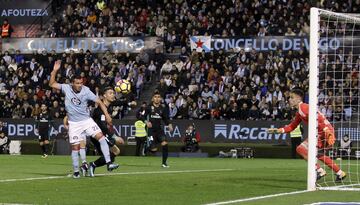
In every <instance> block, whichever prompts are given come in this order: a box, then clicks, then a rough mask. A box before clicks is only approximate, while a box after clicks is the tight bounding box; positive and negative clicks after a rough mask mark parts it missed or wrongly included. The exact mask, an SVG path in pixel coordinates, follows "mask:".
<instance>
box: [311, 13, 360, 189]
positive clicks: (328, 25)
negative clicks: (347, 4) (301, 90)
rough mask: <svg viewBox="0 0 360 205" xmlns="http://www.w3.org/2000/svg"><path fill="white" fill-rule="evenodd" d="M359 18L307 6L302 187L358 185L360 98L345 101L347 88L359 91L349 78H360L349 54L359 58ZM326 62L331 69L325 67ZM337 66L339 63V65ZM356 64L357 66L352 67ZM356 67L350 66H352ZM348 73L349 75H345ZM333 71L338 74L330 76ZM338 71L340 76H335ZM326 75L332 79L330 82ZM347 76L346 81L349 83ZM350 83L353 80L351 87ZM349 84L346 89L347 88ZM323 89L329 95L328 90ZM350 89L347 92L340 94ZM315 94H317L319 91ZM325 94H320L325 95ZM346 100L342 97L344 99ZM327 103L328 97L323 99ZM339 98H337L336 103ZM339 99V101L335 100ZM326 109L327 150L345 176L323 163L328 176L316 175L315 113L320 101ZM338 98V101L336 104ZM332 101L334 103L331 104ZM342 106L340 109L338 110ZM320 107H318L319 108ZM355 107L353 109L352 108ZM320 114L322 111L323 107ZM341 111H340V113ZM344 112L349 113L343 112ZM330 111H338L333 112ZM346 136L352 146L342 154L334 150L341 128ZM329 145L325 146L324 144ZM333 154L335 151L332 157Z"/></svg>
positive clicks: (316, 132)
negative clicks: (331, 140) (331, 136)
mask: <svg viewBox="0 0 360 205" xmlns="http://www.w3.org/2000/svg"><path fill="white" fill-rule="evenodd" d="M359 33H360V18H359V17H358V16H357V15H355V14H345V13H335V12H331V11H326V10H322V9H318V8H311V11H310V57H309V60H310V61H309V63H310V65H309V130H308V135H307V136H308V145H309V147H308V170H307V173H308V174H307V178H308V179H307V189H308V190H309V191H313V190H317V189H319V190H360V174H359V170H360V169H359V167H360V166H359V163H358V162H359V160H360V159H359V158H360V156H359V158H357V157H358V156H357V155H356V154H355V153H357V150H359V154H360V149H358V146H359V145H358V144H359V143H358V142H359V141H360V139H359V138H357V137H358V134H360V133H358V131H359V132H360V125H359V124H360V117H359V116H360V114H359V112H360V109H359V108H360V104H359V103H357V104H354V103H348V102H352V100H353V99H354V96H352V93H357V94H359V93H358V90H360V89H359V85H360V83H359V84H356V82H353V81H355V80H359V79H358V78H356V77H355V78H353V77H352V74H353V73H354V72H356V71H358V72H359V71H360V70H359V69H358V68H359V66H360V60H359V62H358V63H357V62H354V60H353V59H360V36H359V37H356V34H359ZM321 39H325V40H326V41H329V39H334V41H336V42H339V43H338V44H336V48H330V47H329V45H327V44H325V45H322V46H321V45H320V41H321ZM358 64H359V65H358ZM329 68H331V69H329ZM339 68H341V69H339ZM356 69H357V70H356ZM354 70H355V71H354ZM349 73H350V74H351V78H350V79H348V76H349ZM332 76H337V77H334V78H332ZM339 76H340V77H339ZM329 81H331V82H329ZM349 82H350V86H348V83H349ZM352 84H355V85H357V86H355V87H353V86H352ZM349 90H350V91H349ZM328 93H330V94H329V96H328V95H327V94H328ZM344 93H350V94H344ZM319 96H320V97H319ZM324 96H325V97H324ZM323 98H325V99H326V100H330V103H331V102H332V103H333V104H330V105H326V106H327V107H326V106H323V104H324V103H323V101H321V100H323ZM345 101H346V102H345ZM326 102H327V103H328V101H326ZM338 102H341V103H338ZM336 103H338V104H336ZM320 104H321V106H322V107H326V108H329V109H331V112H329V115H330V114H331V113H332V116H331V119H329V117H328V119H329V121H330V123H331V124H332V125H333V126H334V128H335V135H336V138H337V145H336V146H335V147H334V149H332V150H331V153H332V154H328V155H329V156H332V158H333V160H334V162H336V164H338V165H339V167H340V169H341V170H343V169H344V170H346V173H347V177H346V180H344V181H340V183H338V181H335V179H336V177H334V173H333V172H332V170H329V169H328V168H327V167H326V166H324V165H323V164H322V163H320V162H319V164H322V165H321V166H322V167H323V168H324V169H327V170H326V171H327V176H326V177H324V179H322V181H321V183H320V182H319V181H318V182H317V181H316V166H315V164H316V163H317V158H316V157H317V154H318V150H317V147H316V144H317V135H318V130H317V127H318V123H317V113H318V112H321V111H322V107H320ZM340 104H341V105H340ZM335 107H336V108H335ZM338 107H340V108H341V110H342V111H341V113H339V112H340V111H338V110H337V109H338ZM319 108H321V109H319ZM345 108H346V110H347V111H349V112H350V117H349V116H347V117H345V114H347V113H345V111H343V110H344V109H345ZM354 113H355V114H354ZM323 114H324V113H323ZM343 114H344V116H343ZM347 115H349V114H347ZM335 116H340V118H339V119H338V118H336V117H335ZM345 132H346V135H347V136H349V138H350V139H351V140H354V142H355V141H356V147H355V149H353V150H351V148H350V152H349V153H348V154H347V155H346V156H343V155H340V156H338V155H336V154H334V153H335V152H336V153H337V151H338V149H337V148H339V147H338V146H339V145H338V144H339V141H340V140H342V139H343V136H345V134H344V135H343V134H341V135H340V134H339V135H338V133H345ZM325 151H328V150H325ZM334 156H336V157H334Z"/></svg>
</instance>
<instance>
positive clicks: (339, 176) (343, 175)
mask: <svg viewBox="0 0 360 205" xmlns="http://www.w3.org/2000/svg"><path fill="white" fill-rule="evenodd" d="M345 178H346V173H345V172H344V171H342V172H341V174H337V175H336V179H335V182H342V181H343V180H344V179H345Z"/></svg>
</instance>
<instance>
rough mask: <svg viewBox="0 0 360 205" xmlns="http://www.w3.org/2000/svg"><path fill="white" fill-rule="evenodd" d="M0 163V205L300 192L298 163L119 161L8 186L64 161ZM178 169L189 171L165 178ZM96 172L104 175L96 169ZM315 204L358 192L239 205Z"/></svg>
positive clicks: (4, 158) (56, 170)
mask: <svg viewBox="0 0 360 205" xmlns="http://www.w3.org/2000/svg"><path fill="white" fill-rule="evenodd" d="M93 159H95V157H88V160H93ZM0 161H1V166H0V204H1V203H22V204H87V205H88V204H205V203H213V202H220V201H228V200H236V199H242V198H250V197H256V196H262V195H270V194H276V193H284V192H293V191H299V190H304V189H305V188H306V163H305V162H304V161H303V160H281V159H218V158H201V159H200V158H170V159H169V164H170V166H171V167H170V168H169V169H162V168H161V167H160V161H161V158H157V157H146V158H144V157H141V158H136V157H119V158H118V159H117V162H118V163H120V164H121V167H120V168H119V169H118V170H116V171H115V172H113V173H115V175H106V176H97V177H95V178H89V177H86V178H80V179H77V180H75V179H72V178H66V177H64V178H58V179H41V180H31V181H11V182H4V181H3V180H5V179H24V178H39V177H53V176H66V175H67V174H69V173H70V172H71V159H70V156H50V157H49V158H47V159H42V158H40V156H34V155H23V156H9V155H1V156H0ZM219 169H221V170H219ZM224 169H225V170H224ZM184 170H190V171H189V172H184V173H181V172H177V173H171V172H172V171H184ZM191 170H193V171H191ZM196 170H203V171H196ZM205 170H209V171H206V172H205ZM211 170H212V171H211ZM216 170H218V171H216ZM135 172H137V173H135ZM144 172H153V173H151V174H150V173H148V174H146V173H144ZM158 172H160V173H158ZM96 173H107V172H106V171H105V168H98V169H97V170H96ZM118 173H125V174H118ZM131 173H132V174H131ZM329 175H330V174H329ZM329 177H330V176H329ZM319 201H348V202H350V201H360V193H359V192H352V191H347V192H340V191H316V192H311V193H304V194H296V195H290V196H281V197H274V198H270V199H264V200H256V201H251V202H243V203H241V204H304V203H311V202H319Z"/></svg>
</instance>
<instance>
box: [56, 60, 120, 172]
mask: <svg viewBox="0 0 360 205" xmlns="http://www.w3.org/2000/svg"><path fill="white" fill-rule="evenodd" d="M60 67H61V61H60V60H57V61H56V62H55V64H54V68H53V71H52V72H51V76H50V82H49V85H50V87H52V88H55V89H59V90H61V91H62V92H63V93H64V95H65V109H66V111H67V116H68V118H69V120H68V122H69V142H70V144H71V149H72V152H71V158H72V163H73V169H74V170H73V171H74V174H73V178H79V177H80V173H79V150H80V141H82V140H85V139H86V136H92V137H94V138H95V139H96V140H98V141H99V143H100V146H101V151H102V153H103V155H104V158H105V161H106V163H107V168H108V170H109V171H111V170H113V169H114V168H116V167H117V165H115V164H112V163H111V159H110V152H109V146H108V144H107V142H106V140H105V136H104V134H103V133H102V132H101V130H100V128H99V126H98V125H97V124H96V123H95V122H94V120H93V119H92V118H91V117H90V111H89V108H88V102H89V101H93V102H96V103H97V104H98V105H99V106H100V108H101V109H102V111H103V112H104V114H105V119H106V121H107V123H109V124H111V123H112V119H111V117H110V115H109V113H108V112H107V109H106V106H105V105H104V103H103V102H102V101H101V100H100V99H99V98H98V97H97V96H96V95H95V94H94V93H93V92H91V90H90V89H89V88H88V87H86V86H84V85H83V81H82V78H81V77H80V76H73V77H72V79H71V84H70V85H69V84H60V83H58V82H56V80H55V77H56V73H57V72H58V70H59V69H60Z"/></svg>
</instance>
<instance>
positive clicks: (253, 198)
mask: <svg viewBox="0 0 360 205" xmlns="http://www.w3.org/2000/svg"><path fill="white" fill-rule="evenodd" d="M306 192H309V191H308V190H302V191H294V192H285V193H280V194H271V195H265V196H257V197H251V198H245V199H236V200H231V201H222V202H215V203H211V204H205V205H221V204H233V203H239V202H245V201H255V200H259V199H266V198H273V197H278V196H286V195H293V194H302V193H306Z"/></svg>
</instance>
